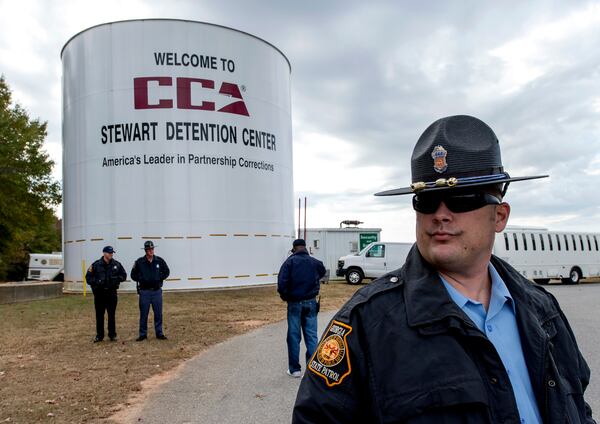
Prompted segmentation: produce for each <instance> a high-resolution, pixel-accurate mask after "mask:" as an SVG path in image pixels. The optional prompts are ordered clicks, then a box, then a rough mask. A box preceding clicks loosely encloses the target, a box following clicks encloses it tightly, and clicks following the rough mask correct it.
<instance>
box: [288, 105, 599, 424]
mask: <svg viewBox="0 0 600 424" xmlns="http://www.w3.org/2000/svg"><path fill="white" fill-rule="evenodd" d="M411 168H412V184H411V186H410V187H405V188H400V189H395V190H389V191H386V192H381V193H378V195H402V194H409V193H412V194H413V208H414V209H415V211H416V213H417V226H416V233H417V242H416V244H415V245H414V246H413V248H412V250H411V251H410V253H409V255H408V258H407V260H406V263H405V264H404V266H403V267H402V268H401V269H399V270H397V271H394V272H392V273H390V274H388V275H386V276H384V277H382V278H380V279H379V280H376V281H374V282H373V283H371V284H370V285H369V286H367V287H365V288H363V289H361V290H359V291H358V292H357V293H356V294H355V295H354V296H353V297H352V298H351V300H350V301H349V302H348V303H346V305H345V306H343V307H342V309H341V310H340V311H339V312H338V313H337V315H336V316H335V317H334V319H333V320H332V321H331V323H330V324H329V326H328V327H327V330H326V331H325V333H324V335H323V337H322V339H321V342H320V344H319V346H318V347H317V350H316V352H315V354H314V355H313V357H312V358H311V361H310V364H309V367H308V368H309V372H307V373H306V374H305V377H304V379H303V381H302V383H301V386H300V389H299V391H298V396H297V399H296V405H295V408H294V413H293V423H298V424H300V423H319V424H325V423H344V424H348V423H369V424H371V423H406V424H425V423H431V424H437V423H445V424H459V423H463V424H464V423H472V424H485V423H488V424H497V423H511V424H520V423H527V424H530V423H536V424H542V423H556V424H559V423H561V424H564V423H577V424H583V423H585V424H592V423H595V421H594V420H593V418H592V411H591V409H590V407H589V405H588V404H587V403H586V402H585V400H584V392H585V389H586V387H587V385H588V383H589V378H590V370H589V368H588V366H587V364H586V362H585V360H584V358H583V357H582V355H581V353H580V351H579V349H578V347H577V343H576V341H575V336H574V335H573V332H572V330H571V328H570V326H569V323H568V322H567V319H566V317H565V316H564V314H563V313H562V311H561V309H560V307H559V305H558V303H557V301H556V299H555V298H554V297H553V296H552V295H551V294H550V293H548V292H547V291H546V290H544V288H542V287H540V286H537V285H536V284H534V283H531V282H530V281H528V280H526V279H525V278H523V277H522V276H521V275H520V274H519V273H518V272H517V271H516V270H515V269H514V268H512V267H511V266H510V265H509V264H507V263H506V262H504V261H502V260H501V259H499V258H497V257H495V256H493V255H492V248H493V244H494V237H495V233H498V232H501V231H502V230H503V229H504V228H505V226H506V223H507V220H508V217H509V214H510V206H509V205H508V204H507V203H506V202H503V197H504V194H505V193H506V189H507V186H508V183H510V182H512V181H519V180H526V179H533V178H541V176H537V177H515V178H511V177H510V176H509V175H508V173H506V172H504V169H503V167H502V163H501V159H500V148H499V145H498V140H497V138H496V135H495V134H494V132H493V131H492V130H491V128H489V127H488V126H487V125H486V124H485V123H483V122H482V121H480V120H478V119H476V118H473V117H470V116H451V117H447V118H442V119H440V120H438V121H436V122H434V123H433V124H432V125H431V126H430V127H429V128H427V130H426V131H425V132H424V133H423V134H422V136H421V137H420V138H419V140H418V142H417V144H416V146H415V149H414V151H413V155H412V160H411Z"/></svg>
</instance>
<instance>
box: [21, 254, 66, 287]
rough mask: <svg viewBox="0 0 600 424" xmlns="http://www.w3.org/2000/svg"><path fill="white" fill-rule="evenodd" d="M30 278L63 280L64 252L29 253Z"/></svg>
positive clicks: (28, 275)
mask: <svg viewBox="0 0 600 424" xmlns="http://www.w3.org/2000/svg"><path fill="white" fill-rule="evenodd" d="M27 279H28V280H39V281H62V280H63V279H64V267H63V255H62V252H52V253H31V254H29V270H28V271H27Z"/></svg>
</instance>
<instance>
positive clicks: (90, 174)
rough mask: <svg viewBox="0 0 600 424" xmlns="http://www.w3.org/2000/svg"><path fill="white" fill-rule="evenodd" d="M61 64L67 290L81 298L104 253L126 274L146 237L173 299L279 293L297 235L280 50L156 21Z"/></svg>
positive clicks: (73, 51) (224, 32) (70, 47)
mask: <svg viewBox="0 0 600 424" xmlns="http://www.w3.org/2000/svg"><path fill="white" fill-rule="evenodd" d="M61 56H62V62H63V152H64V153H63V193H64V199H63V242H64V249H63V252H64V255H65V288H66V289H67V290H81V289H82V288H83V284H82V282H83V273H84V271H85V267H87V266H89V265H90V264H91V262H92V261H93V260H96V259H98V258H100V257H101V256H102V247H103V246H105V245H111V246H113V247H114V249H115V250H116V252H117V253H116V254H115V259H117V260H119V261H120V262H121V263H122V264H123V265H124V266H125V268H126V270H127V271H128V272H129V270H131V267H132V265H133V261H134V260H135V259H136V258H137V257H140V256H142V255H143V254H144V250H143V249H142V247H143V245H144V242H145V241H147V240H152V241H153V242H154V244H155V245H156V249H155V254H156V255H158V256H161V257H162V258H164V259H165V260H166V261H167V263H168V264H169V266H170V269H171V276H170V277H169V280H168V281H167V282H166V283H165V286H164V288H165V289H174V290H176V289H191V288H210V287H226V286H243V285H256V284H267V283H273V282H275V281H276V276H277V271H278V270H279V266H280V264H281V262H282V261H283V260H284V259H285V257H286V254H287V252H288V251H289V249H290V247H291V242H292V238H293V235H294V223H293V207H294V206H293V200H292V197H293V182H292V134H291V106H290V72H291V70H290V64H289V62H288V60H287V58H286V57H285V56H284V55H283V54H282V53H281V51H279V50H278V49H277V48H275V47H274V46H273V45H271V44H269V43H267V42H266V41H264V40H261V39H259V38H257V37H254V36H252V35H249V34H247V33H244V32H240V31H237V30H233V29H230V28H225V27H222V26H218V25H212V24H207V23H201V22H191V21H181V20H171V19H150V20H134V21H123V22H114V23H108V24H103V25H99V26H95V27H92V28H89V29H87V30H85V31H83V32H81V33H79V34H77V35H76V36H74V37H73V38H71V39H70V40H69V41H68V42H67V43H66V45H65V47H64V48H63V51H62V54H61ZM121 287H122V288H125V289H133V288H134V285H133V283H132V282H127V283H125V284H123V285H122V286H121Z"/></svg>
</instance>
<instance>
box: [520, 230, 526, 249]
mask: <svg viewBox="0 0 600 424" xmlns="http://www.w3.org/2000/svg"><path fill="white" fill-rule="evenodd" d="M521 236H523V250H527V237H526V235H525V233H521Z"/></svg>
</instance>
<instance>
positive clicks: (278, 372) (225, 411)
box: [134, 283, 600, 424]
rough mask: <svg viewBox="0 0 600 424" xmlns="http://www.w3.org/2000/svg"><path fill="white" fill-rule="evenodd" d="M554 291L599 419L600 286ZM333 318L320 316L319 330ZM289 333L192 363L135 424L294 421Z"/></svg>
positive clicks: (270, 331)
mask: <svg viewBox="0 0 600 424" xmlns="http://www.w3.org/2000/svg"><path fill="white" fill-rule="evenodd" d="M549 290H550V291H551V292H552V293H554V295H555V296H556V297H557V298H558V299H559V301H560V303H561V305H562V307H563V310H564V311H565V313H566V315H567V317H568V318H569V320H570V322H571V325H572V327H573V329H574V331H575V334H576V336H577V339H578V342H579V344H580V348H581V350H582V352H583V354H584V356H585V357H586V359H587V360H588V363H589V365H590V368H591V369H592V383H591V384H590V387H589V388H588V391H587V395H586V399H587V401H588V402H589V403H590V404H591V405H592V408H593V409H594V411H597V415H598V416H600V329H599V325H598V323H600V308H599V304H600V283H598V284H582V285H580V286H562V285H550V286H549ZM331 316H332V314H321V315H320V316H319V325H320V330H319V331H323V327H324V326H325V325H326V324H327V322H328V321H329V319H330V318H331ZM285 331H286V324H285V322H282V323H278V324H274V325H270V326H267V327H263V328H261V329H259V330H256V331H254V332H252V333H249V334H246V335H243V336H238V337H235V338H234V339H231V340H229V341H227V342H225V343H221V344H219V345H217V346H215V347H213V348H211V349H210V350H208V351H207V352H205V353H203V354H201V355H199V356H198V357H196V358H194V359H192V360H190V361H189V362H188V363H187V364H186V365H185V367H184V368H183V370H182V372H181V374H180V375H179V376H178V377H177V378H175V379H173V380H172V381H170V382H168V383H166V384H164V385H163V386H161V387H160V390H159V391H157V392H156V393H154V394H152V395H151V396H150V397H149V399H148V400H147V402H146V404H145V406H144V408H143V411H142V413H141V414H140V416H138V417H136V418H135V421H134V422H141V423H145V424H146V423H156V424H162V423H165V422H169V423H173V424H191V423H203V424H210V423H219V424H220V423H241V422H244V423H248V424H252V423H256V424H259V423H260V424H265V423H285V422H290V416H291V409H292V406H293V404H294V400H295V397H296V391H297V390H298V385H299V382H300V381H299V379H292V378H290V377H288V376H287V375H286V374H285V371H286V368H287V353H286V344H285ZM301 355H304V352H302V353H301Z"/></svg>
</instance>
